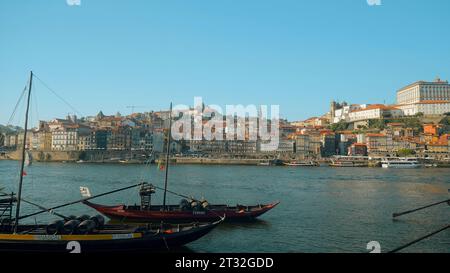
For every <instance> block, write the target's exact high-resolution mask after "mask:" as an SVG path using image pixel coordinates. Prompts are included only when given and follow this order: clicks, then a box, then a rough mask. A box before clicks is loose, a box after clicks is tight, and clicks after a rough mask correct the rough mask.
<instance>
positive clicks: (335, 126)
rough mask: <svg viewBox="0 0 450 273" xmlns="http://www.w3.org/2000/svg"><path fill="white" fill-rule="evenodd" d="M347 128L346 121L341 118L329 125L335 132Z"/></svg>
mask: <svg viewBox="0 0 450 273" xmlns="http://www.w3.org/2000/svg"><path fill="white" fill-rule="evenodd" d="M347 128H348V123H347V122H345V121H343V120H341V121H339V122H338V123H334V124H331V125H330V129H331V130H333V131H335V132H336V131H344V130H347Z"/></svg>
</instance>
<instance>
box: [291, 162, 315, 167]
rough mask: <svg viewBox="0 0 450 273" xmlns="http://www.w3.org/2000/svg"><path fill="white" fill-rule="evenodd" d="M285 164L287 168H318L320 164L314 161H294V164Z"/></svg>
mask: <svg viewBox="0 0 450 273" xmlns="http://www.w3.org/2000/svg"><path fill="white" fill-rule="evenodd" d="M283 164H284V165H285V166H289V167H317V166H318V164H317V163H316V162H313V161H308V162H298V161H292V162H284V163H283Z"/></svg>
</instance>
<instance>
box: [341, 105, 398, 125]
mask: <svg viewBox="0 0 450 273" xmlns="http://www.w3.org/2000/svg"><path fill="white" fill-rule="evenodd" d="M402 115H403V111H402V110H401V109H399V108H396V107H392V106H386V105H383V104H373V105H369V106H367V107H365V108H363V109H358V110H354V111H352V112H350V114H349V121H350V122H356V121H362V120H370V119H380V118H385V117H392V118H396V117H401V116H402Z"/></svg>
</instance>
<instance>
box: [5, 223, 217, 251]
mask: <svg viewBox="0 0 450 273" xmlns="http://www.w3.org/2000/svg"><path fill="white" fill-rule="evenodd" d="M220 222H221V221H217V222H215V223H207V224H196V223H194V224H187V225H167V224H164V225H162V226H153V227H152V226H145V227H138V226H126V225H105V226H104V227H103V228H101V229H98V230H94V231H93V232H92V233H90V234H54V235H52V234H48V232H47V227H48V226H45V225H20V226H19V228H18V230H17V232H16V233H14V232H13V231H12V229H10V228H8V227H5V226H0V229H3V230H2V231H0V252H4V251H6V252H62V253H64V252H65V253H69V252H72V251H75V252H74V253H80V252H81V253H89V252H130V251H131V252H134V251H136V252H142V251H158V250H167V249H170V248H173V247H179V246H182V245H185V244H188V243H190V242H192V241H195V240H197V239H199V238H201V237H203V236H204V235H206V234H208V233H209V232H210V231H211V230H212V229H213V228H215V227H216V226H217V225H218V224H219V223H220Z"/></svg>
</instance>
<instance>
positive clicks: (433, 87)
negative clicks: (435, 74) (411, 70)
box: [397, 78, 450, 116]
mask: <svg viewBox="0 0 450 273" xmlns="http://www.w3.org/2000/svg"><path fill="white" fill-rule="evenodd" d="M397 104H398V105H397V107H398V108H400V109H401V110H402V111H403V113H404V115H405V116H413V115H416V114H418V113H423V114H425V115H442V114H444V113H448V112H450V84H449V83H448V81H442V80H441V79H439V78H437V79H436V80H435V81H434V82H426V81H418V82H415V83H413V84H410V85H408V86H406V87H404V88H402V89H400V90H399V91H397Z"/></svg>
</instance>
